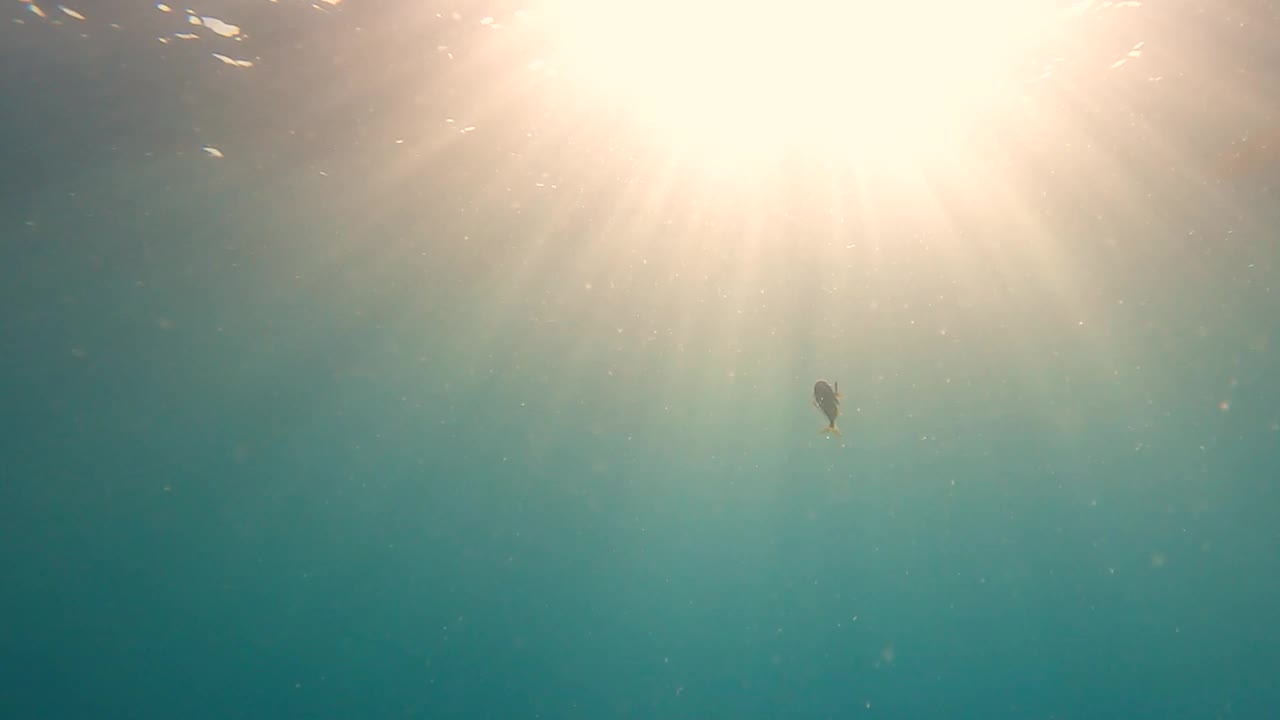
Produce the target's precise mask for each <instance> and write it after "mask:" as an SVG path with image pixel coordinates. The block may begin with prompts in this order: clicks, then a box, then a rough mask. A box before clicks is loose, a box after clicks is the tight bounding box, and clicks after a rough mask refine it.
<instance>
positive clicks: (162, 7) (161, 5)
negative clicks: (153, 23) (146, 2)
mask: <svg viewBox="0 0 1280 720" xmlns="http://www.w3.org/2000/svg"><path fill="white" fill-rule="evenodd" d="M156 9H157V10H159V11H160V12H173V8H171V7H169V6H168V5H165V4H164V3H156Z"/></svg>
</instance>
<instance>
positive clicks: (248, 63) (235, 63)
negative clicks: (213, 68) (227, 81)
mask: <svg viewBox="0 0 1280 720" xmlns="http://www.w3.org/2000/svg"><path fill="white" fill-rule="evenodd" d="M213 56H214V57H216V58H218V59H219V60H221V61H222V62H224V63H226V64H227V65H230V66H232V67H242V68H247V67H253V61H252V60H236V59H235V58H231V57H227V56H226V55H223V54H221V53H213Z"/></svg>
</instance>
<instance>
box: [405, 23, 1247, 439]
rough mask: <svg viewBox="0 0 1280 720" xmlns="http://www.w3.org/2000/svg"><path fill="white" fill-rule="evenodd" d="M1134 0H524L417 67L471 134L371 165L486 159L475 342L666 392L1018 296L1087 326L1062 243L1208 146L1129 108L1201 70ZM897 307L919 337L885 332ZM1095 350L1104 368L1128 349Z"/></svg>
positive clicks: (797, 360)
mask: <svg viewBox="0 0 1280 720" xmlns="http://www.w3.org/2000/svg"><path fill="white" fill-rule="evenodd" d="M1142 12H1145V10H1143V9H1142V8H1141V5H1140V3H1136V2H1126V3H1106V2H1088V1H1085V2H1057V1H1055V0H1042V1H1032V2H1027V1H1026V0H1016V1H1015V0H1007V1H1006V0H998V1H997V2H993V3H986V4H982V5H977V4H971V3H950V2H942V1H941V0H940V1H939V2H936V3H925V4H923V5H912V6H902V5H900V4H899V5H894V4H892V3H870V2H852V3H841V2H816V1H814V2H804V3H801V4H799V5H796V6H788V8H787V9H785V10H783V9H774V6H766V5H764V4H761V3H752V2H747V3H730V2H727V1H721V0H708V1H707V2H695V3H680V2H676V1H675V0H655V2H650V3H641V4H636V3H631V4H627V3H616V2H605V1H603V0H543V1H542V2H535V3H532V4H531V5H530V6H529V7H528V9H527V10H526V11H524V12H522V13H520V14H519V15H518V16H512V17H500V16H497V17H495V18H484V19H482V18H480V17H474V16H456V17H443V18H441V19H440V20H439V22H440V23H442V24H445V25H449V27H450V28H451V29H450V30H449V32H448V33H445V34H444V35H443V37H445V38H446V40H445V41H444V42H445V44H446V45H447V56H446V53H445V52H443V51H438V52H436V53H435V55H434V56H433V62H436V63H438V64H440V65H441V67H445V66H446V63H447V68H448V69H447V70H446V71H445V74H444V75H443V76H442V77H443V79H441V76H437V80H436V82H437V85H438V86H439V87H442V88H447V89H448V91H449V92H450V93H452V92H454V91H455V90H456V91H457V92H458V96H459V98H460V99H459V100H458V102H457V103H456V104H451V103H446V102H443V101H441V102H440V103H438V105H439V106H440V107H442V108H447V113H448V116H449V117H451V118H453V119H455V120H456V124H457V125H458V126H463V127H468V128H474V131H471V132H466V133H463V132H458V131H457V130H456V129H449V130H448V132H446V131H445V129H441V130H440V132H438V133H436V134H435V135H434V136H433V138H434V139H433V140H432V142H431V143H430V144H426V145H423V146H422V147H423V151H422V152H419V153H418V154H416V155H414V156H412V157H411V158H410V157H406V158H405V160H404V161H403V162H402V163H399V164H397V165H396V166H394V167H392V168H389V169H388V178H390V179H391V183H390V184H391V185H394V184H395V183H397V182H401V181H402V180H403V181H405V182H409V181H412V178H413V176H414V174H415V173H419V174H427V173H432V172H439V171H438V170H436V168H437V167H438V166H439V163H440V162H441V160H442V159H447V160H446V162H448V163H454V162H456V163H458V166H459V167H460V168H463V167H464V168H466V169H467V172H474V168H476V167H483V168H484V170H485V172H486V173H487V175H486V176H485V177H484V178H483V181H482V183H481V185H480V187H482V188H483V190H482V192H481V193H480V194H479V195H475V196H473V197H472V198H471V199H470V200H469V204H468V207H469V209H468V213H469V214H468V215H467V216H466V218H467V219H466V220H459V221H458V222H452V223H450V224H449V225H450V227H448V228H443V227H442V228H439V236H440V239H439V240H438V241H437V242H440V243H456V244H463V245H465V244H466V243H476V242H477V240H476V236H475V233H469V232H467V230H466V228H467V226H468V224H469V223H471V224H474V223H480V224H482V225H486V226H488V227H489V228H490V229H491V231H493V232H498V233H499V234H501V235H502V237H501V238H500V240H499V241H494V242H493V243H492V244H493V246H494V247H497V248H499V250H498V251H497V252H496V253H495V254H494V256H493V257H491V258H486V259H487V260H488V265H487V267H488V268H489V272H488V273H487V274H486V275H485V276H483V277H481V278H479V279H478V280H477V282H478V283H479V286H480V293H481V294H482V295H483V296H484V297H485V298H486V301H487V302H485V303H483V304H482V305H480V306H477V307H474V308H471V309H469V310H468V311H467V312H468V313H469V315H470V321H469V322H468V323H467V326H468V328H469V340H468V342H467V344H468V346H469V347H473V348H475V349H476V351H477V352H482V351H483V349H484V348H495V347H504V345H505V341H504V338H506V337H509V336H518V335H531V336H534V337H538V338H541V339H540V340H538V341H536V342H535V343H534V345H535V346H536V347H537V348H538V351H539V352H545V353H550V354H551V355H553V356H554V363H552V364H551V365H548V366H547V367H548V368H549V371H550V372H553V373H556V374H562V375H563V376H564V377H573V376H574V375H575V374H580V373H612V374H610V375H608V377H612V378H615V379H616V381H617V382H619V383H627V382H631V381H640V380H641V379H647V382H649V383H650V384H649V385H648V387H649V388H650V392H651V394H652V395H653V396H654V397H653V398H652V405H653V407H656V408H665V407H676V406H677V405H679V403H681V402H682V401H683V400H684V399H683V398H681V396H680V390H679V389H678V388H677V387H676V386H675V385H671V386H666V385H665V380H664V378H665V379H667V380H671V382H675V380H674V378H675V377H676V376H681V375H683V374H684V373H686V372H692V371H694V370H695V369H699V368H705V367H707V362H708V359H709V357H714V362H712V363H711V365H712V366H714V367H717V368H719V370H718V371H717V372H718V373H719V379H720V380H722V381H723V380H729V381H731V382H733V383H737V384H738V385H739V386H740V387H751V386H752V385H753V384H755V383H757V382H760V379H759V378H760V374H761V373H765V372H776V371H777V368H776V363H778V362H785V363H786V364H787V365H788V366H789V367H792V368H794V369H795V371H796V372H808V367H809V366H810V365H812V364H814V363H815V362H820V361H826V360H825V359H824V358H823V353H824V352H826V351H825V349H824V348H826V347H828V346H830V345H832V344H838V345H847V344H849V343H850V338H852V337H859V338H863V339H864V340H866V341H868V342H869V341H870V340H869V339H870V338H879V339H880V341H882V342H883V341H885V340H886V339H888V340H889V341H893V342H903V343H908V344H909V343H925V345H926V346H928V347H935V346H936V348H944V347H950V346H951V344H954V343H955V342H957V340H956V339H955V338H956V336H957V334H960V335H961V336H962V337H963V333H965V332H969V333H970V335H969V336H968V337H967V338H964V339H967V340H969V341H971V342H981V341H982V340H980V339H978V338H977V336H976V334H977V333H984V332H985V333H988V335H986V336H985V337H987V338H988V339H989V338H990V337H991V333H996V332H1003V331H1007V332H1017V327H1016V326H1017V323H1018V322H1021V321H1023V319H1024V318H1022V316H1021V314H1020V313H1021V312H1022V309H1021V308H1020V307H1019V305H1020V304H1037V305H1040V306H1044V307H1042V312H1041V313H1040V314H1039V318H1040V321H1041V322H1044V323H1049V324H1053V325H1054V326H1055V327H1058V326H1061V327H1060V328H1059V329H1060V331H1061V332H1062V333H1063V334H1064V342H1067V343H1068V344H1069V343H1070V342H1073V341H1074V340H1070V339H1068V338H1076V339H1081V338H1085V337H1093V338H1094V339H1095V340H1097V341H1098V342H1100V343H1101V342H1102V340H1098V338H1105V334H1099V335H1093V333H1094V332H1099V333H1102V332H1103V331H1102V330H1099V329H1098V328H1097V327H1096V326H1095V325H1094V324H1093V323H1094V321H1095V320H1096V319H1097V318H1099V317H1102V316H1105V314H1106V313H1107V312H1108V308H1107V307H1106V306H1105V303H1104V302H1103V301H1101V300H1099V299H1098V298H1096V297H1094V296H1093V295H1092V292H1093V289H1092V288H1093V285H1091V284H1090V278H1089V275H1090V273H1091V272H1097V271H1098V268H1096V267H1090V266H1089V265H1088V264H1085V263H1082V262H1081V261H1080V254H1079V253H1078V252H1077V248H1078V247H1079V245H1080V244H1081V243H1084V244H1086V245H1088V246H1095V245H1097V243H1099V242H1101V240H1099V239H1098V238H1096V237H1091V236H1087V234H1088V233H1092V232H1095V229H1096V227H1097V226H1099V225H1102V224H1104V222H1103V221H1104V220H1105V219H1107V218H1119V217H1123V218H1124V219H1125V222H1126V223H1137V222H1141V221H1142V217H1143V216H1144V214H1145V217H1146V219H1147V221H1148V222H1158V218H1155V219H1153V217H1152V212H1153V211H1152V199H1151V196H1152V192H1153V190H1152V189H1151V188H1152V186H1153V184H1155V183H1157V182H1162V181H1164V180H1165V179H1167V178H1168V177H1169V174H1168V173H1165V172H1164V171H1162V170H1161V168H1162V167H1168V168H1179V172H1181V173H1183V174H1184V175H1186V174H1190V175H1194V174H1195V173H1198V172H1201V171H1202V170H1203V169H1204V164H1203V162H1202V159H1201V158H1199V157H1198V156H1196V155H1195V154H1194V152H1192V151H1191V150H1190V149H1189V148H1191V145H1190V144H1189V143H1188V142H1186V141H1185V139H1184V138H1180V137H1176V136H1173V135H1171V134H1169V133H1168V130H1167V128H1166V126H1165V125H1164V124H1162V118H1160V117H1159V116H1155V115H1150V114H1145V113H1147V112H1148V109H1149V108H1150V107H1158V106H1159V102H1160V100H1161V98H1162V97H1163V95H1162V93H1164V92H1166V89H1165V88H1166V86H1167V85H1168V84H1169V83H1171V82H1179V81H1182V80H1181V78H1182V77H1183V76H1187V77H1194V78H1196V79H1203V78H1204V77H1205V76H1206V75H1205V73H1204V72H1203V71H1196V69H1195V68H1194V67H1192V66H1193V64H1194V60H1193V59H1186V60H1182V61H1181V62H1182V63H1183V64H1182V65H1178V64H1175V63H1173V62H1171V61H1169V60H1168V57H1167V54H1162V53H1163V52H1164V51H1162V49H1161V46H1162V44H1161V39H1162V36H1163V35H1165V34H1172V30H1171V29H1170V28H1169V27H1166V26H1163V25H1161V24H1159V23H1157V22H1154V21H1143V22H1140V20H1141V18H1142V17H1143V16H1142V15H1140V13H1142ZM484 20H488V22H484ZM1144 23H1145V24H1144ZM1139 44H1141V53H1140V54H1137V55H1134V54H1133V53H1134V52H1135V51H1134V50H1133V48H1135V47H1138V46H1139ZM1121 57H1124V58H1128V59H1127V60H1126V62H1125V63H1124V64H1122V65H1120V66H1118V67H1116V66H1115V63H1116V60H1117V59H1118V58H1121ZM1161 58H1164V59H1163V60H1161V63H1162V64H1161V66H1160V67H1158V68H1155V67H1152V65H1153V63H1154V61H1155V60H1157V59H1161ZM1197 72H1199V74H1198V75H1197V74H1196V73H1197ZM1161 77H1163V78H1164V79H1160V80H1158V79H1156V78H1161ZM467 89H471V92H464V91H465V90H467ZM463 97H465V98H466V100H465V104H464V102H463V101H462V100H461V98H463ZM1241 102H1247V99H1241ZM423 122H430V123H442V122H443V118H442V117H437V116H436V115H434V114H433V115H431V116H429V117H427V118H426V119H424V120H423ZM415 163H416V164H415ZM454 169H455V168H453V167H452V166H449V167H446V168H445V170H446V171H448V172H452V171H453V170H454ZM1175 180H1176V181H1177V182H1178V183H1181V185H1179V186H1178V187H1180V188H1184V187H1185V188H1189V187H1193V185H1194V182H1193V181H1192V179H1191V178H1189V177H1182V178H1176V177H1175ZM473 187H474V186H473ZM1068 218H1070V219H1071V222H1066V220H1067V219H1068ZM497 227H501V228H502V229H501V230H497V229H495V228H497ZM1075 234H1083V235H1084V236H1080V237H1077V236H1076V235H1075ZM474 252H475V253H480V254H481V255H480V256H481V257H482V258H483V257H485V256H484V255H483V253H484V252H486V250H485V249H483V248H477V249H476V250H475V251H474ZM940 308H950V310H949V312H941V311H940V310H939V309H940ZM1002 313H1003V314H1004V316H1002V315H1001V314H1002ZM1081 321H1084V322H1085V323H1086V324H1085V326H1084V327H1086V328H1088V331H1085V332H1081V331H1080V327H1081V325H1080V323H1081ZM797 324H799V326H797ZM913 324H918V325H919V329H918V330H915V329H913V330H911V332H913V333H915V332H918V333H919V336H918V337H917V336H915V335H911V336H907V335H903V336H895V335H893V333H892V332H891V329H892V328H894V327H907V326H912V325H913ZM904 332H905V331H904ZM948 333H949V334H948ZM1070 333H1074V335H1069V334H1070ZM943 336H945V339H939V338H942V337H943ZM921 338H932V339H931V340H923V339H921ZM882 350H884V351H886V352H891V351H892V349H890V348H882ZM940 352H941V351H940ZM980 354H981V353H979V355H980ZM1094 359H1095V360H1096V363H1097V369H1098V371H1099V372H1101V371H1102V370H1104V369H1105V368H1110V367H1115V366H1118V365H1119V364H1120V361H1121V358H1119V357H1118V356H1113V355H1109V354H1108V353H1107V352H1106V351H1105V350H1104V349H1103V348H1101V347H1100V348H1099V350H1098V352H1097V354H1096V355H1095V358H1094ZM771 363H772V364H773V365H771ZM655 367H657V368H659V369H660V372H659V375H660V376H659V377H654V376H653V373H654V372H655V371H654V368H655ZM769 367H772V368H773V369H772V370H766V368H769ZM557 380H563V378H552V379H551V381H549V382H545V383H544V384H545V385H546V386H547V388H548V392H555V393H559V394H561V397H560V398H558V400H557V402H560V403H562V404H563V405H564V406H565V408H566V409H568V408H570V407H571V406H572V405H573V404H574V403H578V402H583V401H584V400H583V399H582V398H576V397H574V396H573V388H574V386H575V385H574V383H573V382H558V381H557ZM712 380H713V378H711V377H709V376H708V377H704V378H702V381H705V382H711V381H712ZM1019 380H1020V381H1021V382H1025V383H1026V386H1027V388H1028V391H1033V392H1045V393H1048V392H1050V391H1051V390H1050V389H1049V388H1047V387H1039V386H1038V382H1040V381H1037V380H1036V379H1035V378H1032V377H1027V378H1019ZM655 383H656V384H655ZM722 399H723V398H722V397H721V396H713V397H712V399H711V400H709V401H707V402H711V403H712V405H710V406H703V407H701V408H698V409H697V410H698V411H700V412H711V413H714V412H715V410H716V405H715V403H718V402H721V400H722ZM724 402H728V400H724ZM653 407H651V408H650V410H651V411H652V410H653ZM686 410H689V409H688V408H686Z"/></svg>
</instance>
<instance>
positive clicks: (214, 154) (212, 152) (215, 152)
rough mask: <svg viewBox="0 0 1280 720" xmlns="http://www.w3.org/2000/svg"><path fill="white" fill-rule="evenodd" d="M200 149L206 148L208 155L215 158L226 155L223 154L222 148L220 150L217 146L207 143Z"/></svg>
mask: <svg viewBox="0 0 1280 720" xmlns="http://www.w3.org/2000/svg"><path fill="white" fill-rule="evenodd" d="M200 149H201V150H204V151H205V153H206V154H208V156H209V157H215V158H220V157H224V156H223V154H222V151H221V150H219V149H218V148H216V147H213V146H212V145H205V146H204V147H202V148H200Z"/></svg>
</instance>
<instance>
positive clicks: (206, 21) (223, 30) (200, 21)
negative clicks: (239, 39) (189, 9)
mask: <svg viewBox="0 0 1280 720" xmlns="http://www.w3.org/2000/svg"><path fill="white" fill-rule="evenodd" d="M187 22H189V23H191V24H192V25H203V26H205V27H207V28H209V29H210V30H212V31H213V32H215V33H217V34H218V35H221V36H222V37H228V38H229V37H235V36H237V35H239V34H240V26H239V25H232V24H231V23H229V22H224V21H222V20H219V19H218V18H216V17H208V16H207V15H206V16H198V17H197V16H195V15H188V16H187Z"/></svg>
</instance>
